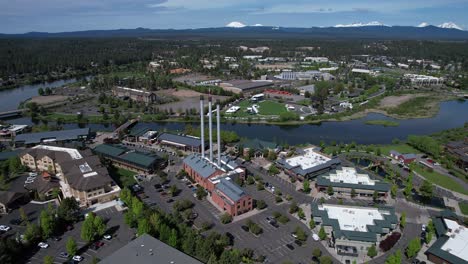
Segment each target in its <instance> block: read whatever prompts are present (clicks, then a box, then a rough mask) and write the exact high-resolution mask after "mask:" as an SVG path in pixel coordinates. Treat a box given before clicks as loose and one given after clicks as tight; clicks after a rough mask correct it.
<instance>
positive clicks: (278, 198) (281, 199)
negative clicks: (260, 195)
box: [275, 196, 283, 203]
mask: <svg viewBox="0 0 468 264" xmlns="http://www.w3.org/2000/svg"><path fill="white" fill-rule="evenodd" d="M275 201H276V203H281V202H282V201H283V198H281V197H280V196H276V197H275Z"/></svg>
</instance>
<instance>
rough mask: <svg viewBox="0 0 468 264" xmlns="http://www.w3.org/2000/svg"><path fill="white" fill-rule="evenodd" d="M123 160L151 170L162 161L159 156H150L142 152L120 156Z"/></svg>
mask: <svg viewBox="0 0 468 264" xmlns="http://www.w3.org/2000/svg"><path fill="white" fill-rule="evenodd" d="M120 158H121V159H122V160H125V161H128V162H131V163H133V164H136V165H138V166H141V167H145V168H149V167H151V166H152V165H153V164H154V163H155V162H157V161H159V160H161V158H160V157H159V156H155V155H149V154H146V153H141V152H129V153H126V154H124V155H122V156H120Z"/></svg>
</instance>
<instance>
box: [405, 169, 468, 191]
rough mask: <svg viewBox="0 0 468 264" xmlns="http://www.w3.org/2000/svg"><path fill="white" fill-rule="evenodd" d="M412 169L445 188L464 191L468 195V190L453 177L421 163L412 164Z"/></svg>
mask: <svg viewBox="0 0 468 264" xmlns="http://www.w3.org/2000/svg"><path fill="white" fill-rule="evenodd" d="M412 169H413V170H414V171H415V172H417V173H418V174H420V175H422V176H423V177H424V178H426V180H428V181H429V182H432V183H433V184H436V185H439V186H442V187H444V188H447V189H449V190H452V191H455V192H458V193H463V194H466V195H468V190H465V188H463V186H461V185H460V184H458V182H456V181H454V180H453V179H452V178H449V177H448V176H445V175H442V174H439V173H437V172H435V171H429V170H426V169H425V168H423V167H422V166H420V165H417V164H416V165H414V166H412Z"/></svg>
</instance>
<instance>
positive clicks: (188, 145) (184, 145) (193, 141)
mask: <svg viewBox="0 0 468 264" xmlns="http://www.w3.org/2000/svg"><path fill="white" fill-rule="evenodd" d="M156 140H157V142H158V143H159V144H161V145H166V146H171V147H175V148H178V149H181V150H184V151H191V152H198V153H200V152H201V150H202V143H201V142H200V138H198V137H192V136H186V135H176V134H171V133H162V134H161V135H159V136H158V137H157V139H156Z"/></svg>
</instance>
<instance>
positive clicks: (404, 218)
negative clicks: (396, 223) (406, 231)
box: [400, 212, 406, 228]
mask: <svg viewBox="0 0 468 264" xmlns="http://www.w3.org/2000/svg"><path fill="white" fill-rule="evenodd" d="M400 226H401V228H405V226H406V212H402V213H401V216H400Z"/></svg>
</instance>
